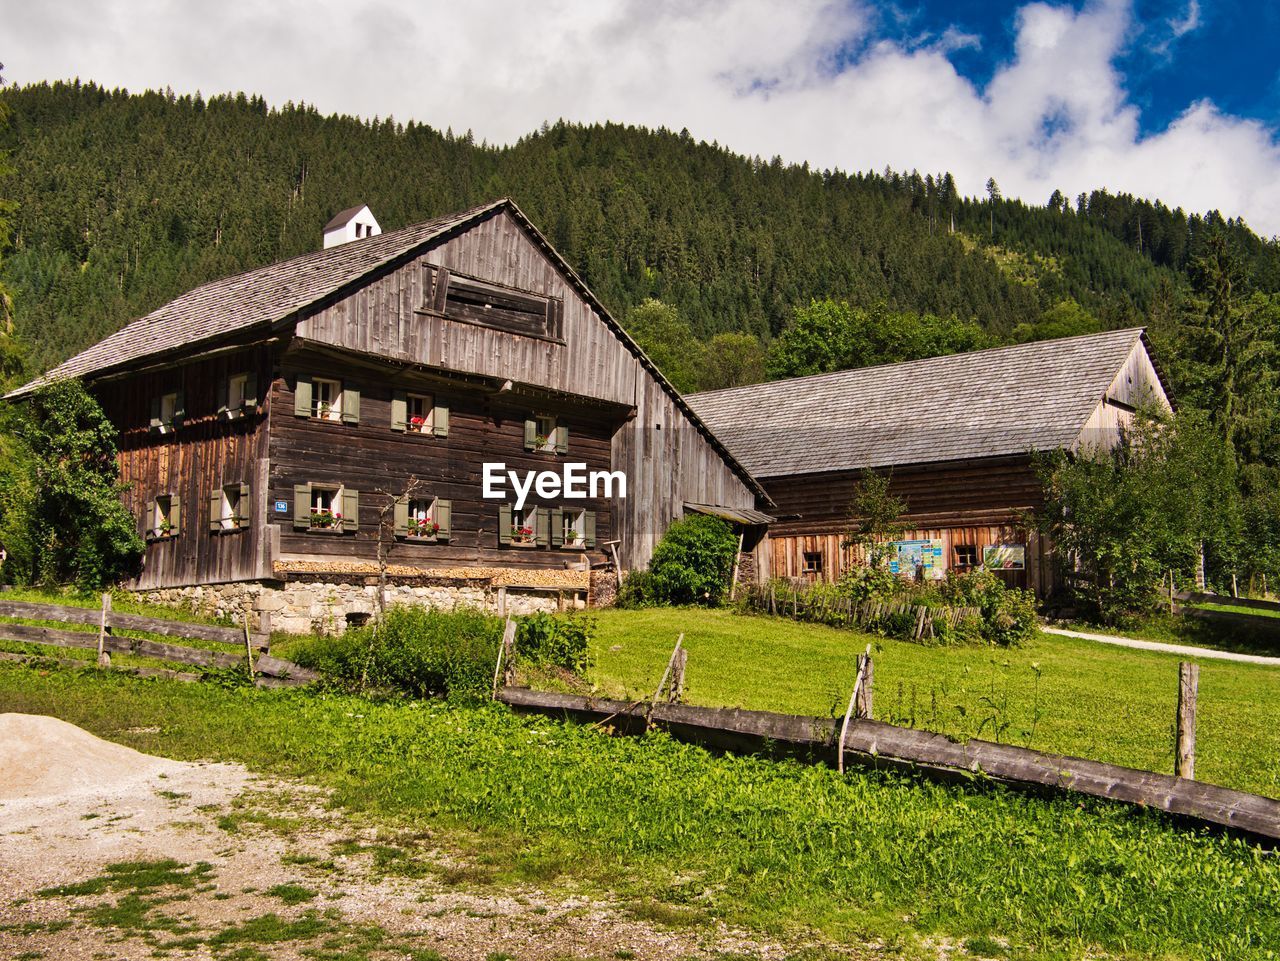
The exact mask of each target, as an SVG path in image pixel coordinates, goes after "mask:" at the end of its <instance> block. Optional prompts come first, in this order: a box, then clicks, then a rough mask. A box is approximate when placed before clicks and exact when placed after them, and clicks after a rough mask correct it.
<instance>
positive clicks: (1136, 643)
mask: <svg viewBox="0 0 1280 961" xmlns="http://www.w3.org/2000/svg"><path fill="white" fill-rule="evenodd" d="M1040 630H1042V631H1044V632H1045V633H1046V634H1061V635H1062V636H1063V637H1079V638H1083V639H1084V640H1086V641H1098V642H1099V643H1101V644H1114V645H1115V646H1116V647H1128V648H1132V649H1133V650H1135V651H1158V652H1159V653H1161V654H1181V655H1183V656H1184V657H1203V658H1206V659H1208V660H1212V661H1237V662H1239V663H1241V664H1268V665H1270V666H1272V667H1280V657H1267V656H1266V655H1264V654H1237V653H1235V652H1234V651H1218V650H1214V649H1213V648H1211V647H1195V646H1193V645H1190V644H1165V643H1163V642H1161V641H1140V640H1138V639H1137V638H1133V637H1118V636H1116V635H1114V634H1090V633H1088V632H1087V631H1069V630H1067V629H1066V628H1063V627H1042V628H1040Z"/></svg>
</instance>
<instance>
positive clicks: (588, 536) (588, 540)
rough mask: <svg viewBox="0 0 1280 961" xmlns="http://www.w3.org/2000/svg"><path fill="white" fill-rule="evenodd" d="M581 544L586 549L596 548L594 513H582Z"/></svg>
mask: <svg viewBox="0 0 1280 961" xmlns="http://www.w3.org/2000/svg"><path fill="white" fill-rule="evenodd" d="M582 542H583V543H584V544H586V545H587V547H595V546H596V512H595V511H583V512H582Z"/></svg>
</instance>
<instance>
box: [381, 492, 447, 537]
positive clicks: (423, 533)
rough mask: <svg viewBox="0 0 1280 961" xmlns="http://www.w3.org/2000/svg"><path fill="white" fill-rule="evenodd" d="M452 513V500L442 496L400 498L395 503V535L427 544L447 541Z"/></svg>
mask: <svg viewBox="0 0 1280 961" xmlns="http://www.w3.org/2000/svg"><path fill="white" fill-rule="evenodd" d="M452 515H453V505H452V502H451V501H447V500H445V499H444V498H441V497H413V498H408V497H406V498H401V499H400V500H399V501H398V502H397V503H396V516H395V522H396V523H395V527H396V536H397V537H403V538H406V539H408V540H413V541H418V542H421V543H429V544H433V543H436V542H439V541H447V540H449V538H450V536H451V533H452V532H451V530H450V528H451V520H452Z"/></svg>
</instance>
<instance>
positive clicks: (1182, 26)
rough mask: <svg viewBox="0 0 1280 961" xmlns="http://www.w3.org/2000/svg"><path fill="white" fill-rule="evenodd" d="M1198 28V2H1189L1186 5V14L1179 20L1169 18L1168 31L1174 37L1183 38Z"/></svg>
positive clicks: (1196, 0)
mask: <svg viewBox="0 0 1280 961" xmlns="http://www.w3.org/2000/svg"><path fill="white" fill-rule="evenodd" d="M1199 26H1200V0H1191V2H1190V3H1188V4H1187V12H1186V13H1184V14H1183V15H1182V17H1181V18H1176V17H1175V18H1171V19H1170V20H1169V29H1170V30H1172V31H1173V35H1174V36H1175V37H1185V36H1186V35H1187V34H1189V33H1190V32H1191V31H1192V30H1195V29H1196V28H1197V27H1199Z"/></svg>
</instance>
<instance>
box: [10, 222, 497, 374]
mask: <svg viewBox="0 0 1280 961" xmlns="http://www.w3.org/2000/svg"><path fill="white" fill-rule="evenodd" d="M508 202H509V201H502V200H499V201H496V202H494V203H490V204H485V205H483V206H480V207H473V208H472V209H470V210H464V211H462V212H461V213H457V214H450V215H449V216H447V217H440V218H437V219H436V220H428V221H427V222H426V223H422V224H415V225H414V226H412V227H405V228H404V229H403V230H395V231H392V232H390V233H383V234H379V235H378V236H376V237H366V238H364V239H363V240H355V241H352V242H351V243H347V244H342V245H340V246H338V247H330V248H329V249H327V250H316V251H313V252H312V253H309V254H303V255H302V256H300V257H293V258H291V259H289V260H282V261H280V262H279V263H275V264H269V265H268V266H266V267H259V268H258V269H256V270H249V271H246V272H245V273H242V274H235V275H233V276H231V277H224V278H222V279H221V280H215V281H212V282H211V283H207V284H203V285H201V286H199V287H197V288H195V289H194V290H191V291H188V292H187V293H185V294H183V295H182V296H181V297H178V298H177V299H176V300H171V301H169V303H167V304H165V305H164V306H163V307H161V308H159V309H158V310H153V311H152V312H151V313H149V314H147V315H146V316H145V317H139V318H138V319H137V320H135V321H132V322H130V323H128V324H126V325H125V326H124V327H122V328H121V329H120V330H118V331H116V332H115V333H114V334H111V335H110V336H109V337H107V338H105V339H104V340H100V341H98V343H96V344H94V345H93V346H92V347H90V348H89V349H88V350H85V351H82V352H81V353H79V354H76V355H75V356H74V357H72V358H71V359H70V360H67V361H64V362H63V363H62V364H60V365H59V366H57V367H55V368H53V369H52V370H50V371H48V372H47V373H45V374H43V375H41V376H40V377H38V378H36V379H35V380H33V381H32V382H31V383H29V384H27V385H25V386H24V387H20V388H19V389H18V390H15V391H14V392H13V393H12V394H10V395H9V396H10V397H17V396H21V395H22V394H25V393H27V392H29V391H31V390H34V389H35V388H37V387H39V386H41V385H42V384H46V383H48V382H50V381H53V380H61V379H63V378H66V377H84V376H90V375H95V374H102V373H106V372H107V371H110V370H115V369H119V368H126V367H129V366H130V365H131V364H133V363H136V362H137V361H139V360H142V359H143V358H150V357H153V356H156V355H160V354H171V353H178V352H186V351H187V350H189V349H190V348H191V347H194V346H196V345H200V344H206V343H210V342H214V341H220V340H224V339H226V338H228V337H230V336H232V335H234V334H238V333H240V332H242V331H247V330H249V329H251V328H254V327H264V328H265V327H270V326H271V325H273V324H276V323H279V322H281V321H283V320H285V319H286V318H288V317H290V316H292V315H294V314H297V313H299V312H300V311H302V310H304V309H305V308H306V307H308V306H310V305H312V304H314V303H316V302H317V301H319V300H322V299H324V298H325V297H327V296H329V295H330V294H332V293H334V292H335V291H337V290H339V289H341V288H343V287H345V286H347V285H348V284H351V283H353V282H355V281H358V280H359V279H360V278H362V277H364V276H365V275H366V274H369V273H372V272H374V271H376V270H378V269H380V268H381V267H383V266H385V265H386V264H388V263H390V262H391V261H394V260H396V259H398V258H400V257H402V256H405V255H406V254H409V253H411V252H413V251H414V250H416V249H417V248H419V247H422V246H424V245H426V244H428V243H430V242H431V241H433V240H435V239H437V238H438V237H440V236H442V235H443V234H446V233H448V232H449V231H451V230H455V229H457V228H460V227H463V226H466V225H467V224H469V223H471V222H473V221H476V220H480V219H481V218H483V217H485V216H486V215H488V214H489V213H490V212H492V211H494V210H496V209H498V208H499V207H501V206H503V204H504V203H508ZM357 209H361V208H357Z"/></svg>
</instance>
